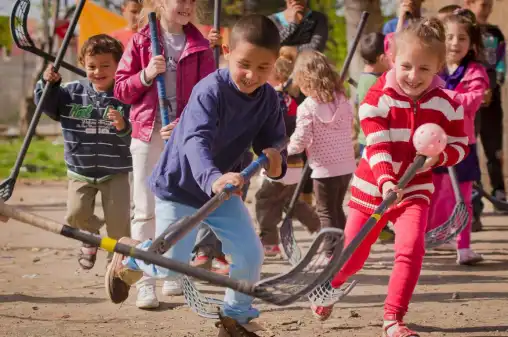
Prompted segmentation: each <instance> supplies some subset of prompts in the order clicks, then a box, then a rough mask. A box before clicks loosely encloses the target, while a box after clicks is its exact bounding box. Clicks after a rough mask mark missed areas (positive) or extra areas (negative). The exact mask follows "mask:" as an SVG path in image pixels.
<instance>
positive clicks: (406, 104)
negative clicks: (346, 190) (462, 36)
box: [312, 19, 469, 337]
mask: <svg viewBox="0 0 508 337" xmlns="http://www.w3.org/2000/svg"><path fill="white" fill-rule="evenodd" d="M395 39H396V40H395V41H396V44H395V45H396V47H397V48H396V49H395V50H394V52H395V60H394V63H395V67H394V68H393V69H392V70H390V71H388V72H386V73H385V74H383V76H381V77H380V78H379V80H378V81H377V82H376V84H375V85H374V86H373V87H372V88H371V89H370V91H369V92H368V93H367V96H366V97H365V99H364V100H363V103H362V105H361V106H360V121H361V126H362V129H363V131H364V132H365V135H366V137H367V147H366V148H365V156H364V157H363V158H362V159H361V161H360V164H359V166H358V168H357V169H356V172H355V176H354V178H353V181H352V183H351V185H352V188H351V194H352V195H351V200H350V202H349V214H348V218H347V224H346V229H345V241H344V245H345V246H347V245H349V243H350V242H351V241H352V239H353V238H355V237H356V235H357V234H358V233H359V232H360V231H361V229H362V228H363V226H364V224H365V223H366V221H367V220H368V219H369V217H370V216H371V215H372V212H373V211H374V210H375V209H376V208H377V207H378V206H379V204H381V202H382V200H383V199H384V198H386V196H387V195H388V193H389V192H391V191H393V192H395V193H397V200H396V201H395V203H394V205H393V206H392V207H390V208H389V209H388V211H387V212H386V213H385V214H384V215H383V216H382V217H381V218H380V219H379V221H378V223H377V224H376V226H375V227H374V228H373V229H372V231H371V232H370V233H369V234H368V235H367V236H366V237H365V239H364V240H363V242H362V243H361V244H360V246H359V247H358V248H357V249H356V250H355V251H354V253H353V255H352V256H351V257H350V259H349V260H348V261H347V262H346V263H345V265H344V267H343V268H342V269H341V271H340V272H339V273H337V275H336V276H335V277H334V278H333V280H332V282H331V285H332V287H333V288H340V287H341V286H342V285H343V284H344V283H345V282H346V281H347V280H348V279H349V278H350V277H351V276H352V275H354V274H355V273H357V272H358V271H359V270H361V269H362V267H363V265H364V263H365V261H366V260H367V258H368V257H369V253H370V249H371V246H372V245H373V244H374V242H375V241H376V239H377V237H378V235H379V233H380V232H381V230H382V229H383V227H384V226H385V225H386V222H387V221H388V220H390V221H392V222H393V223H394V228H395V244H394V249H395V261H394V265H393V270H392V274H391V276H390V281H389V284H388V294H387V298H386V300H385V306H384V323H383V336H384V337H397V336H408V337H409V336H412V337H418V336H419V335H418V334H417V333H416V332H414V331H411V330H410V329H409V328H408V327H407V326H406V325H405V324H404V322H403V320H404V316H405V315H406V313H407V311H408V307H409V302H410V299H411V296H412V294H413V291H414V289H415V287H416V284H417V283H418V278H419V276H420V272H421V268H422V263H423V257H424V255H425V229H426V227H427V219H428V210H429V203H430V198H431V197H432V193H433V191H434V186H433V185H432V171H431V168H432V167H436V166H453V165H456V164H457V163H459V162H461V161H462V159H464V157H465V156H466V155H467V154H468V152H469V149H468V146H467V135H466V134H465V132H464V121H463V109H462V107H461V106H460V104H459V103H458V102H456V101H454V100H453V99H452V98H451V97H449V96H448V95H447V94H446V93H445V92H444V91H443V89H442V88H441V85H442V80H441V79H440V78H439V76H437V75H436V74H437V73H438V72H439V71H440V70H441V69H442V67H443V65H444V61H445V55H446V50H445V49H446V46H445V33H444V28H443V26H442V25H441V23H440V22H439V21H438V20H437V19H423V20H418V21H413V22H411V23H410V24H409V25H408V26H407V27H406V28H404V29H403V30H402V31H400V32H397V34H396V36H395ZM425 123H436V124H439V125H440V126H441V127H442V128H443V129H444V131H445V132H446V134H447V135H448V144H447V146H446V147H445V149H444V151H443V152H442V153H441V154H439V155H437V156H435V157H430V158H428V159H427V160H426V162H425V165H424V166H423V168H422V169H420V171H419V172H418V173H417V174H416V176H415V177H414V178H413V179H412V180H411V181H410V182H409V184H408V185H407V187H406V188H404V189H403V190H400V189H398V188H397V185H396V184H397V183H398V181H399V179H400V177H401V176H402V175H403V174H404V172H405V171H406V170H407V169H408V167H410V165H411V164H412V163H413V162H414V160H415V157H416V155H417V153H416V149H415V148H414V146H413V142H412V136H413V132H414V130H416V129H417V128H418V127H419V126H420V125H423V124H425ZM332 309H333V306H328V307H322V306H314V305H313V306H312V311H313V313H314V315H315V316H316V317H317V318H319V319H320V320H326V319H328V318H329V317H330V315H331V313H332Z"/></svg>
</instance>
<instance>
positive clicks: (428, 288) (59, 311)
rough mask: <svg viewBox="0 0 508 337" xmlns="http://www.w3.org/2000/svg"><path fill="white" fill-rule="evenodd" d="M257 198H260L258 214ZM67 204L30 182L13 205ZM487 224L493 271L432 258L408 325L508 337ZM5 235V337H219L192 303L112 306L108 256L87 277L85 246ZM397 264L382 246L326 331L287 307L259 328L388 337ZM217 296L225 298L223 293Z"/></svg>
mask: <svg viewBox="0 0 508 337" xmlns="http://www.w3.org/2000/svg"><path fill="white" fill-rule="evenodd" d="M255 188H256V184H253V187H252V189H255ZM253 195H254V191H252V190H251V191H250V192H249V200H248V205H249V208H251V210H252V206H253V202H252V199H253ZM65 202H66V183H65V182H63V181H60V182H38V183H27V182H21V183H19V184H18V185H17V188H16V191H15V193H14V195H13V197H12V198H11V200H10V201H9V202H8V203H9V204H11V205H16V206H19V207H21V208H23V209H24V210H26V211H29V212H33V213H36V214H39V215H42V216H45V217H49V218H52V219H55V220H58V221H63V219H64V215H65ZM97 212H98V213H101V210H100V207H98V208H97ZM483 221H484V225H485V231H483V232H479V233H473V247H474V249H476V250H477V251H478V252H480V253H482V254H484V256H485V258H486V262H485V263H484V264H482V265H479V266H476V267H462V266H457V265H456V264H455V254H454V252H437V251H429V252H428V253H427V256H426V258H425V261H424V269H423V271H422V276H421V278H420V282H419V286H418V287H417V290H416V293H415V295H414V297H413V302H412V305H411V307H410V312H409V314H408V315H407V317H406V321H407V322H408V323H410V327H411V328H414V329H415V330H416V331H418V332H420V333H421V335H422V336H457V337H459V336H460V337H466V336H467V337H473V336H474V337H487V336H508V321H507V319H506V317H508V306H507V303H508V302H507V298H508V275H507V269H508V245H507V243H508V239H507V238H506V232H507V231H508V226H507V221H506V218H505V217H503V216H499V215H497V214H494V213H489V209H487V214H486V216H485V217H484V219H483ZM1 226H2V228H3V231H2V235H0V275H1V276H0V336H5V337H8V336H9V337H10V336H12V337H19V336H69V337H74V336H104V337H109V336H112V335H113V334H117V335H118V336H150V337H152V336H164V337H177V336H178V337H183V336H186V337H191V336H216V335H217V329H216V328H215V327H214V322H213V321H212V320H207V319H203V318H200V317H199V316H197V315H196V314H194V313H193V312H192V311H191V310H190V309H189V308H188V307H187V306H186V305H185V304H184V299H183V297H173V298H170V297H163V296H162V295H159V299H160V300H161V302H162V304H161V307H160V308H159V309H158V310H155V311H143V310H139V309H137V308H136V307H135V305H134V301H135V296H134V292H132V295H131V297H130V298H129V299H128V300H127V302H126V303H124V304H123V305H115V304H113V303H110V302H109V301H108V299H107V298H106V295H105V292H104V287H103V277H104V272H105V257H106V253H104V252H100V253H99V257H98V259H97V263H96V266H95V268H94V269H92V270H91V271H83V270H81V269H80V268H79V266H78V263H77V248H78V246H79V245H80V243H79V242H77V241H73V240H70V239H67V238H64V237H61V236H58V235H55V234H52V233H49V232H44V231H42V230H40V229H37V228H34V227H31V226H28V225H26V224H22V223H18V222H16V221H14V220H11V221H9V222H8V223H7V224H1ZM297 236H298V239H299V241H300V242H301V244H302V246H304V247H305V246H306V245H308V244H309V243H310V241H311V239H310V237H309V236H308V235H307V233H306V232H305V231H304V230H303V229H302V228H301V227H298V228H297ZM392 261H393V250H392V246H391V245H381V244H376V245H375V246H374V247H373V251H372V254H371V256H370V258H369V260H368V262H367V264H366V267H365V268H364V269H363V270H362V271H361V272H360V273H359V274H358V275H357V279H358V280H359V282H360V284H359V285H358V286H357V287H356V288H355V290H354V291H353V292H352V293H351V294H350V295H349V296H348V297H347V298H345V299H344V300H343V302H341V303H340V304H338V305H337V306H336V309H335V311H334V313H333V316H332V317H331V319H330V320H328V321H326V322H324V323H321V322H317V321H316V320H315V319H313V317H312V315H311V312H310V311H309V308H308V303H307V302H306V301H304V300H302V301H300V302H297V303H295V304H292V305H289V306H286V307H275V306H271V305H266V304H263V303H258V305H259V307H260V308H261V309H262V310H263V311H262V315H261V317H260V319H259V320H258V321H259V322H260V323H261V324H263V325H264V326H265V327H266V328H267V331H265V332H264V333H263V336H293V337H300V336H301V337H303V336H305V337H308V336H314V337H318V336H334V337H335V336H344V337H345V336H348V337H352V336H358V337H360V336H362V337H363V336H365V337H367V336H368V337H372V336H380V335H381V318H382V312H383V301H384V297H385V294H386V287H387V284H388V277H389V275H390V271H391V267H392ZM284 268H287V263H286V262H284V261H282V260H278V259H269V260H267V261H266V263H265V267H264V269H263V272H264V276H268V275H272V274H274V273H277V272H280V271H281V270H283V269H284ZM211 292H212V293H213V294H215V295H216V296H218V297H221V296H222V290H221V289H219V288H214V289H211ZM159 294H160V291H159Z"/></svg>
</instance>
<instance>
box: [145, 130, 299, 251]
mask: <svg viewBox="0 0 508 337" xmlns="http://www.w3.org/2000/svg"><path fill="white" fill-rule="evenodd" d="M288 141H289V139H285V140H284V141H283V142H281V143H280V144H278V145H277V146H275V148H276V149H278V150H279V151H282V150H283V149H285V148H286V147H287V144H288ZM268 164H269V160H268V157H267V156H266V155H265V154H264V153H263V154H261V155H260V156H259V157H258V158H257V159H256V160H255V161H253V162H252V163H251V164H250V165H249V166H247V167H246V168H245V169H244V170H243V171H242V172H241V173H240V175H241V176H242V178H243V180H244V181H245V182H247V181H249V180H250V179H251V178H252V177H253V176H254V175H255V174H257V173H258V172H259V171H260V170H261V169H262V168H265V169H266V168H268ZM237 189H238V186H234V185H232V184H227V185H226V186H225V187H224V189H223V191H222V192H220V193H218V194H216V195H215V196H214V197H213V198H212V199H210V200H209V201H208V202H207V203H206V204H204V205H203V206H202V207H201V208H200V209H198V210H197V211H196V213H195V214H193V215H191V216H186V217H183V218H182V219H179V220H178V221H177V222H175V223H173V224H168V228H167V229H166V230H165V231H164V232H163V233H162V234H161V235H159V237H157V239H155V241H154V242H153V243H152V245H151V246H150V248H149V249H148V251H149V252H152V253H156V254H164V253H165V252H166V251H168V250H169V248H171V246H173V245H174V244H175V243H176V242H177V241H178V240H180V239H181V238H183V237H184V236H185V235H186V234H187V233H188V232H189V231H191V230H192V229H193V228H194V227H196V226H197V225H198V224H199V223H201V222H202V221H203V220H205V219H206V217H207V216H208V215H209V214H210V213H212V212H213V211H214V210H216V209H217V208H218V207H219V206H220V205H222V203H223V202H224V201H225V200H227V199H229V198H230V197H231V195H232V194H233V193H234V192H235V191H236V190H237Z"/></svg>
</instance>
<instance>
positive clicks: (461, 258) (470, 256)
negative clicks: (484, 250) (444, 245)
mask: <svg viewBox="0 0 508 337" xmlns="http://www.w3.org/2000/svg"><path fill="white" fill-rule="evenodd" d="M482 261H483V256H481V254H478V253H476V252H475V251H474V250H472V249H471V248H466V249H459V250H458V251H457V264H459V265H461V266H473V265H475V264H477V263H480V262H482Z"/></svg>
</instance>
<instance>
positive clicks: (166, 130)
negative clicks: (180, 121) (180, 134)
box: [160, 122, 176, 140]
mask: <svg viewBox="0 0 508 337" xmlns="http://www.w3.org/2000/svg"><path fill="white" fill-rule="evenodd" d="M175 126H176V123H175V122H173V123H169V124H168V125H166V126H163V127H162V128H161V131H160V134H161V137H162V139H163V140H167V139H169V137H171V134H172V133H173V129H174V128H175Z"/></svg>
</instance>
